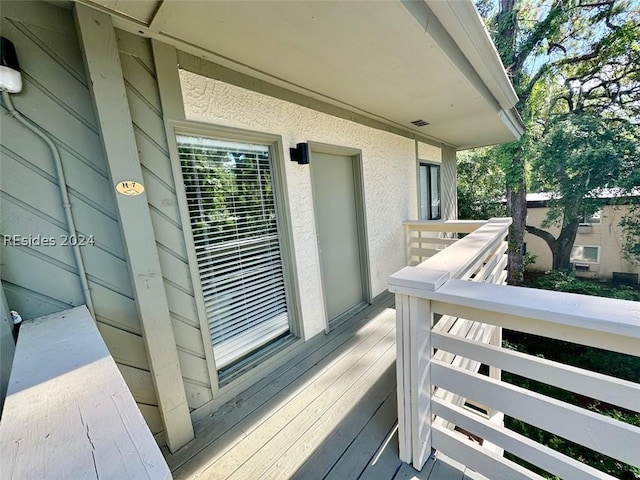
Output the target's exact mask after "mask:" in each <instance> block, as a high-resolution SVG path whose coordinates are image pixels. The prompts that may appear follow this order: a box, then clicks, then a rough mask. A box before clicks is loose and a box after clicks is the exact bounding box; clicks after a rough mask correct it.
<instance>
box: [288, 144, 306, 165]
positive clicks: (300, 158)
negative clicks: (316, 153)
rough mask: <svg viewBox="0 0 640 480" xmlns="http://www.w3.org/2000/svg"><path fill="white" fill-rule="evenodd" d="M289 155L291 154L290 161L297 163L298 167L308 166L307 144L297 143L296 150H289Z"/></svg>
mask: <svg viewBox="0 0 640 480" xmlns="http://www.w3.org/2000/svg"><path fill="white" fill-rule="evenodd" d="M289 153H290V154H291V161H292V162H298V165H308V164H309V144H308V143H298V144H297V145H296V148H290V149H289Z"/></svg>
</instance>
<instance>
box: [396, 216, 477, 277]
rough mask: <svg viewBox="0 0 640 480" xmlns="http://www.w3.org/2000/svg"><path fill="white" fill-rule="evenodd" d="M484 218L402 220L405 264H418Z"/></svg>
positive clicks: (468, 230) (451, 243) (438, 251)
mask: <svg viewBox="0 0 640 480" xmlns="http://www.w3.org/2000/svg"><path fill="white" fill-rule="evenodd" d="M486 223H487V222H486V221H485V220H407V221H406V222H404V224H403V225H404V231H405V257H406V260H407V265H411V266H414V265H418V264H420V263H422V262H424V261H425V260H427V259H428V258H430V257H433V256H434V255H436V254H438V253H440V252H441V251H442V250H444V249H445V248H447V247H448V246H449V245H453V244H454V243H455V242H457V241H458V239H459V237H460V235H461V234H467V233H471V232H473V231H475V230H477V229H478V228H480V227H481V226H483V225H485V224H486Z"/></svg>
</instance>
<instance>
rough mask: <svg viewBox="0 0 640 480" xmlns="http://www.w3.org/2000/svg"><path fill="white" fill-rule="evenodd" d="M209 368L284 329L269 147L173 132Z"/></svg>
mask: <svg viewBox="0 0 640 480" xmlns="http://www.w3.org/2000/svg"><path fill="white" fill-rule="evenodd" d="M176 138H177V144H178V152H179V156H180V164H181V168H182V176H183V179H184V186H185V191H186V196H187V205H188V210H189V217H190V220H191V229H192V232H193V239H194V243H195V250H196V258H197V263H198V271H199V275H200V281H201V284H202V291H203V295H204V304H205V309H206V314H207V320H208V323H209V331H210V333H211V342H212V344H213V352H214V356H215V360H216V367H217V368H218V370H220V371H224V370H225V369H228V368H229V367H233V366H234V365H235V364H236V363H238V362H239V361H241V360H243V359H245V358H247V357H248V356H250V355H252V354H253V353H256V352H257V351H259V350H260V349H261V348H263V347H265V346H266V345H268V344H271V343H273V342H274V341H275V340H276V339H279V338H283V337H285V336H287V335H288V334H289V331H290V329H289V314H288V308H287V298H286V292H285V279H284V268H283V262H282V254H281V248H280V239H279V235H278V218H277V211H276V207H277V206H276V202H275V196H274V181H273V171H272V164H271V160H272V158H271V154H270V149H269V147H268V146H264V145H252V144H248V143H239V142H230V141H222V140H215V139H211V138H203V137H196V136H187V135H177V137H176Z"/></svg>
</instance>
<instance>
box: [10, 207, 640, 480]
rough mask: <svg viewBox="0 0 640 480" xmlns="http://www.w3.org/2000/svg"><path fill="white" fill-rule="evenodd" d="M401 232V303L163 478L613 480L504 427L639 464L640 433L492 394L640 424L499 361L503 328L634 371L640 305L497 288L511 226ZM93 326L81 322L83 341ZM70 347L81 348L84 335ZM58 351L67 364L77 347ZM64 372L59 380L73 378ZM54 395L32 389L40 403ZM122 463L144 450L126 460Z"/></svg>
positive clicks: (556, 368) (323, 341)
mask: <svg viewBox="0 0 640 480" xmlns="http://www.w3.org/2000/svg"><path fill="white" fill-rule="evenodd" d="M405 227H406V230H407V237H406V238H407V241H406V245H405V246H406V252H407V263H408V265H410V266H408V267H406V268H404V269H402V270H400V271H399V272H397V273H396V274H394V275H393V276H392V277H391V279H390V281H389V288H390V291H391V292H393V293H394V294H395V301H394V298H393V296H391V295H388V296H386V297H384V298H381V299H379V301H378V302H377V303H376V304H374V305H371V306H370V307H369V308H368V309H366V310H364V311H363V312H360V313H359V314H358V315H357V316H355V317H354V318H352V319H350V320H348V321H345V322H343V323H342V324H340V325H338V326H337V327H336V328H334V329H333V331H332V332H331V333H330V334H328V335H322V336H319V337H316V338H314V339H312V340H310V341H309V342H307V343H305V344H304V347H303V348H301V349H300V350H299V353H298V355H297V356H296V357H295V358H293V359H292V360H291V361H290V362H288V363H287V364H286V365H284V366H282V367H280V368H279V369H278V370H276V371H274V372H272V373H271V374H270V375H269V376H267V377H265V378H263V379H261V380H260V381H259V382H258V383H256V384H254V385H253V386H251V387H250V388H248V389H247V390H245V391H244V392H243V393H242V394H240V395H239V396H237V397H235V398H234V399H233V400H231V401H230V402H228V403H226V404H224V405H223V406H221V407H220V408H219V409H218V410H217V411H216V412H215V414H213V415H212V416H211V417H209V418H207V419H206V420H204V421H202V422H201V423H199V424H197V425H195V431H196V438H195V439H194V440H193V441H191V442H190V443H189V444H187V445H186V446H185V447H183V448H182V449H180V450H178V451H177V452H175V453H173V454H170V453H169V452H168V451H166V450H164V451H163V453H164V457H165V460H166V462H167V464H168V466H169V468H170V470H171V475H172V476H173V478H176V479H192V478H207V479H209V478H228V479H235V478H237V479H253V478H260V479H269V478H274V479H275V478H298V479H307V478H325V479H336V480H342V479H347V478H348V479H352V478H353V479H356V478H357V479H369V478H371V479H376V480H391V479H394V480H396V479H397V480H400V479H416V480H426V479H431V480H445V479H458V480H463V479H464V480H471V479H481V478H489V479H491V480H494V479H515V478H526V479H536V478H542V477H540V476H539V475H538V474H537V473H534V472H532V471H529V470H527V469H526V468H525V467H522V466H520V465H517V464H515V463H513V462H512V461H511V460H508V459H507V458H505V455H504V453H505V452H509V453H510V454H512V455H515V456H517V457H519V458H521V459H523V460H525V461H526V462H528V463H529V464H531V465H534V466H535V467H538V468H540V469H542V470H545V471H548V472H551V473H552V474H554V475H557V476H559V477H561V478H566V479H596V478H597V479H606V478H613V477H610V476H607V475H605V474H604V473H602V472H599V471H597V470H595V469H594V468H591V467H588V466H586V465H584V464H582V463H580V462H579V461H577V460H574V459H570V458H568V457H565V456H563V455H561V454H560V453H558V452H556V451H554V450H550V449H549V448H547V447H544V446H542V445H540V444H538V443H536V442H535V441H533V440H530V439H528V438H524V437H522V436H520V435H518V434H516V433H515V432H513V431H511V430H508V429H506V428H505V427H504V426H503V424H504V421H503V420H504V415H509V416H511V417H515V418H519V419H521V420H522V421H524V422H527V423H529V424H531V425H535V426H538V427H540V428H542V429H544V430H547V431H549V432H552V433H554V434H556V435H559V436H562V437H565V438H567V439H570V440H572V441H574V442H576V443H578V444H581V445H585V446H587V447H588V448H591V449H592V450H595V451H597V452H600V453H603V454H605V455H608V456H610V457H612V458H614V459H617V460H619V461H621V462H625V463H629V464H632V465H639V464H640V453H639V452H640V428H638V427H635V426H632V425H629V424H627V423H624V422H622V421H620V420H617V419H613V418H610V417H606V416H603V415H600V414H598V413H596V412H594V411H592V410H589V409H587V408H582V407H578V406H574V405H570V404H567V403H564V402H561V401H559V400H555V399H552V398H548V397H545V396H543V395H540V394H538V393H535V392H532V391H528V390H525V389H523V388H519V387H515V386H513V385H511V384H509V383H506V382H504V381H502V371H503V370H504V371H509V372H511V373H515V374H518V375H521V376H523V377H527V378H531V379H533V380H536V381H540V382H543V383H546V384H549V385H554V386H558V387H561V388H563V389H565V390H569V391H571V392H575V393H577V394H579V395H581V396H584V397H586V398H593V399H597V400H599V401H601V402H605V403H606V404H611V405H616V406H619V407H620V408H622V409H624V410H625V411H632V412H638V411H640V385H638V384H637V383H632V382H628V381H623V380H619V379H615V378H611V377H607V376H604V375H600V374H597V373H594V372H589V371H585V370H580V369H577V368H574V367H570V366H568V365H562V364H558V363H555V362H552V361H549V360H545V359H541V358H538V357H533V356H529V355H524V354H522V353H518V352H514V351H511V350H507V349H504V348H502V340H501V334H502V328H508V329H511V330H516V331H521V332H526V333H532V334H536V335H541V336H544V337H548V338H557V339H561V340H566V341H571V342H574V343H578V344H582V345H589V346H596V347H600V348H605V349H609V350H613V351H617V352H622V353H626V354H630V355H636V356H638V355H639V354H640V348H639V347H638V345H639V344H640V307H639V306H638V304H637V303H634V302H626V301H614V300H610V299H603V298H594V297H583V296H579V295H573V294H563V293H557V292H547V291H539V290H530V289H526V288H517V287H509V286H505V285H503V283H504V278H505V273H504V268H505V265H506V256H505V255H506V242H505V238H506V235H507V230H508V227H509V221H508V220H506V219H492V220H489V221H487V222H428V223H425V222H407V223H406V225H405ZM462 235H464V237H463V238H461V239H459V238H457V237H458V236H462ZM394 305H395V308H394ZM85 317H87V316H86V315H85ZM614 317H615V318H614ZM87 318H88V317H87ZM90 323H91V322H83V324H84V325H86V326H87V328H88V327H89V326H91V325H90ZM28 327H30V328H28V329H27V330H25V331H24V332H22V333H21V339H20V342H26V343H23V345H22V346H20V344H19V346H18V348H19V349H20V348H22V349H23V351H24V352H27V350H24V348H26V347H27V345H28V340H29V338H30V336H33V335H35V334H39V333H38V332H43V334H47V331H46V328H50V327H51V324H49V326H47V323H46V322H37V321H34V324H33V325H30V326H28ZM89 330H90V332H89V333H91V335H93V337H92V338H94V337H96V336H97V332H94V331H93V330H95V329H93V330H91V329H89ZM73 331H77V328H75V327H74V329H73ZM23 333H24V336H23ZM65 338H66V340H65V341H67V342H71V341H77V342H80V343H82V342H83V340H82V338H83V337H82V336H75V335H74V336H72V337H71V336H68V335H67V336H66V337H65ZM32 343H33V342H32ZM85 343H86V342H85ZM95 343H96V345H97V346H96V349H98V350H100V352H101V354H100V355H101V358H102V357H106V358H107V359H106V360H105V361H106V362H107V364H108V365H109V371H110V373H109V375H110V378H113V379H114V380H113V381H114V387H113V388H114V391H115V390H118V389H120V390H121V387H122V386H123V382H122V379H121V378H116V377H117V375H116V374H115V373H114V372H115V365H112V363H113V362H112V360H111V359H110V357H109V356H108V353H105V352H106V349H105V348H104V345H103V344H101V342H100V341H98V339H97V338H95ZM38 344H39V343H38V342H35V343H33V345H38ZM64 348H65V349H68V350H69V351H71V352H72V351H75V350H76V347H74V346H73V345H67V344H65V345H64ZM38 358H39V357H38ZM16 359H17V360H16V362H17V364H14V370H16V371H17V372H20V371H24V368H22V370H21V363H22V360H19V356H17V357H16ZM71 360H72V359H70V360H69V361H71ZM85 363H86V367H83V368H84V370H82V371H83V372H84V371H86V372H88V374H89V376H91V370H90V369H95V368H97V367H98V366H100V365H102V364H101V363H97V362H85ZM40 364H42V362H40ZM74 365H75V366H72V367H69V372H71V373H73V374H74V375H76V374H75V373H74V372H75V370H74V368H76V367H77V365H76V364H75V363H74ZM83 365H84V364H83ZM42 372H43V375H44V374H45V373H46V371H45V370H44V369H43V370H42ZM57 375H58V373H55V372H54V373H53V374H52V376H51V377H52V378H57V377H56V376H57ZM68 378H70V379H71V378H74V377H73V376H71V375H68ZM57 384H58V383H55V382H51V381H50V379H47V378H46V376H43V378H42V387H44V388H50V387H51V386H54V385H57ZM73 384H74V382H71V383H70V385H71V386H73ZM100 385H102V386H103V388H98V389H96V390H95V392H94V393H93V394H92V395H95V398H94V397H91V398H88V397H87V396H84V397H81V396H78V395H67V396H66V397H65V399H66V400H65V402H64V408H63V407H62V406H60V404H59V401H58V400H56V398H53V397H50V396H46V397H43V396H40V397H39V398H40V399H41V401H42V402H45V403H42V404H40V407H39V408H38V409H37V411H34V410H33V409H30V410H29V406H30V405H31V402H27V404H25V403H24V402H21V401H18V400H19V399H18V398H17V397H16V398H15V399H14V401H15V405H16V408H20V409H22V410H24V411H25V412H26V413H25V414H26V415H32V420H31V425H32V427H31V428H32V429H33V428H34V427H33V425H37V424H34V423H33V422H34V421H35V420H33V419H35V418H36V417H37V415H36V414H38V415H40V414H42V415H44V417H43V418H44V419H47V418H48V414H47V413H46V412H52V411H57V410H56V409H58V410H59V411H63V410H64V411H66V412H70V415H71V414H72V413H73V412H75V411H76V410H74V408H75V407H74V404H73V402H80V401H82V402H85V403H87V402H89V404H91V405H93V404H96V401H97V402H98V403H100V402H101V401H102V400H101V399H103V398H107V397H110V396H111V395H112V393H111V392H110V391H109V388H110V387H109V386H105V385H104V384H100ZM39 388H41V387H39ZM65 388H66V387H65ZM69 388H71V387H69ZM30 391H32V392H36V390H34V389H33V388H32V389H30ZM9 401H10V400H9V397H8V402H9ZM46 402H49V407H47V406H46ZM129 403H130V404H132V400H131V401H129ZM27 410H29V412H31V413H29V412H27ZM118 412H120V413H118ZM121 413H122V412H121V411H114V412H113V418H114V421H113V422H110V421H109V420H108V418H106V417H104V418H103V417H101V418H99V419H98V420H100V422H102V423H101V424H98V423H97V420H96V423H92V430H91V432H92V436H91V438H92V439H94V440H93V442H94V443H92V444H89V445H90V447H91V451H89V455H88V456H87V449H86V448H85V449H84V450H80V449H78V450H77V451H78V452H79V453H78V455H81V456H80V457H79V459H80V460H82V461H83V462H84V463H83V464H82V465H83V466H84V467H86V465H84V464H85V463H86V461H87V458H88V459H89V460H91V459H92V458H100V459H104V463H103V464H100V462H99V463H98V466H101V465H104V466H105V467H108V468H111V467H109V466H110V465H111V466H112V465H115V464H114V463H112V462H109V461H108V459H109V458H110V456H112V455H115V456H117V452H116V453H114V452H115V450H113V448H112V447H113V445H115V444H116V443H114V442H109V443H106V444H105V446H102V447H101V446H100V444H99V443H96V440H95V439H96V438H100V437H99V436H98V434H99V432H100V430H99V429H104V431H105V432H109V435H112V432H111V430H110V429H111V428H112V426H113V425H121V422H120V423H118V422H119V420H118V422H116V421H115V420H117V419H118V418H119V417H118V415H120V416H122V415H121ZM138 417H139V415H138ZM12 418H13V421H12ZM12 418H10V417H8V416H5V417H3V420H2V423H3V424H4V429H3V432H4V433H3V434H4V435H7V434H8V433H9V430H8V429H7V427H8V425H7V422H11V426H12V427H13V428H14V429H15V430H12V432H15V435H16V436H17V437H18V438H22V437H21V436H23V435H24V426H21V423H20V421H18V420H17V417H15V416H13V417H12ZM56 418H58V419H62V418H63V417H62V416H61V415H58V416H57V417H56ZM61 421H63V420H61ZM22 425H25V423H24V422H23V423H22ZM80 425H81V426H84V424H82V423H80ZM93 425H96V427H95V428H96V430H95V431H94V430H93ZM46 428H48V430H47V432H53V431H56V432H57V431H59V432H65V431H67V430H68V428H67V427H64V428H63V427H60V428H59V429H57V428H53V427H49V426H47V427H46ZM0 430H2V429H0ZM86 433H87V432H86V430H81V431H80V430H79V431H78V433H77V434H76V433H73V432H69V435H70V437H69V438H71V439H73V437H74V436H75V437H76V440H77V441H78V442H80V441H84V442H85V443H86V439H87V435H86ZM124 434H126V429H125V430H123V435H124ZM11 435H13V433H11ZM141 435H142V434H141ZM1 436H2V435H0V437H1ZM125 436H126V435H125ZM143 437H144V438H143V439H142V440H141V442H142V443H141V445H144V448H145V449H146V450H145V451H148V455H150V456H151V457H152V458H154V459H155V460H158V461H157V464H158V465H161V466H162V461H161V460H162V457H160V458H159V459H158V456H159V455H155V454H156V453H158V452H157V448H156V452H155V453H154V451H153V448H151V447H150V441H149V439H150V438H151V437H150V435H148V432H147V434H146V435H143ZM105 438H106V437H105ZM109 438H111V437H109ZM127 438H128V437H127ZM141 438H142V437H141ZM33 439H34V442H35V443H34V446H33V449H32V450H31V451H32V452H33V454H30V456H29V457H28V458H27V457H25V456H24V455H22V456H18V452H17V451H14V450H13V449H10V448H8V447H9V446H11V445H14V442H13V441H11V439H10V438H9V437H8V436H6V437H3V438H2V442H0V444H4V445H3V449H2V450H3V452H2V453H3V454H7V455H10V456H11V462H14V463H12V465H14V466H13V467H12V468H14V470H13V471H14V472H15V471H18V470H16V468H17V467H16V465H18V463H16V462H18V461H19V462H21V463H20V465H21V466H22V467H21V468H24V470H23V471H24V472H25V475H24V478H28V477H29V474H30V473H32V472H31V470H30V468H32V467H31V465H44V463H43V462H45V460H46V455H48V454H47V453H46V450H44V449H42V448H40V447H43V446H46V445H48V443H47V442H46V441H44V440H42V441H38V440H37V437H36V436H34V437H33ZM38 442H40V443H38ZM151 442H153V440H151ZM134 443H135V442H134ZM16 445H18V444H16ZM83 445H84V444H83ZM84 446H85V447H86V445H84ZM48 448H56V450H55V452H57V453H56V454H57V455H59V456H62V457H64V459H65V462H63V463H61V465H65V468H71V469H73V468H74V465H80V463H79V460H78V461H76V460H75V459H74V458H75V457H73V455H71V452H67V453H63V450H64V449H62V450H59V449H57V447H56V445H51V446H50V447H48ZM132 451H138V452H139V451H140V450H136V449H135V445H132ZM43 452H44V453H43ZM14 453H15V455H14ZM38 455H41V456H42V458H38ZM7 458H8V457H7ZM136 458H137V457H136ZM88 465H89V466H88V467H86V468H89V469H93V464H92V463H89V464H88ZM117 465H118V466H119V467H118V468H121V469H120V470H119V472H118V477H117V478H137V477H136V475H137V473H136V471H134V470H133V467H134V466H135V464H130V465H129V467H127V463H123V462H121V463H118V464H117ZM142 465H143V466H144V465H147V466H148V465H149V463H148V462H147V463H144V462H142ZM38 468H40V467H38ZM42 468H45V467H44V466H42ZM47 468H49V467H47ZM127 468H130V469H131V470H130V471H128V470H127ZM43 471H44V470H43ZM165 475H166V470H165V469H160V470H158V474H157V475H156V477H154V476H153V475H150V476H151V477H152V478H164V477H165ZM101 476H102V475H101ZM106 477H108V475H106ZM106 477H105V478H106ZM14 478H22V477H20V476H15V477H14Z"/></svg>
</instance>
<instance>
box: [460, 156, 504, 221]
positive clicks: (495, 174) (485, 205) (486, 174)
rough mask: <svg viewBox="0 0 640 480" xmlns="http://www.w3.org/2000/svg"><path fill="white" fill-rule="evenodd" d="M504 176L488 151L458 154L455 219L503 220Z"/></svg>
mask: <svg viewBox="0 0 640 480" xmlns="http://www.w3.org/2000/svg"><path fill="white" fill-rule="evenodd" d="M504 183H505V179H504V173H503V171H502V168H501V167H500V165H498V164H497V162H496V161H495V159H494V156H493V154H492V152H491V149H489V148H485V149H478V150H476V151H475V152H474V153H473V154H471V153H470V152H468V151H467V152H461V153H460V154H459V155H458V217H459V218H460V219H464V220H485V219H487V218H492V217H503V216H504V215H505V212H506V209H505V205H504V203H503V201H504Z"/></svg>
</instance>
